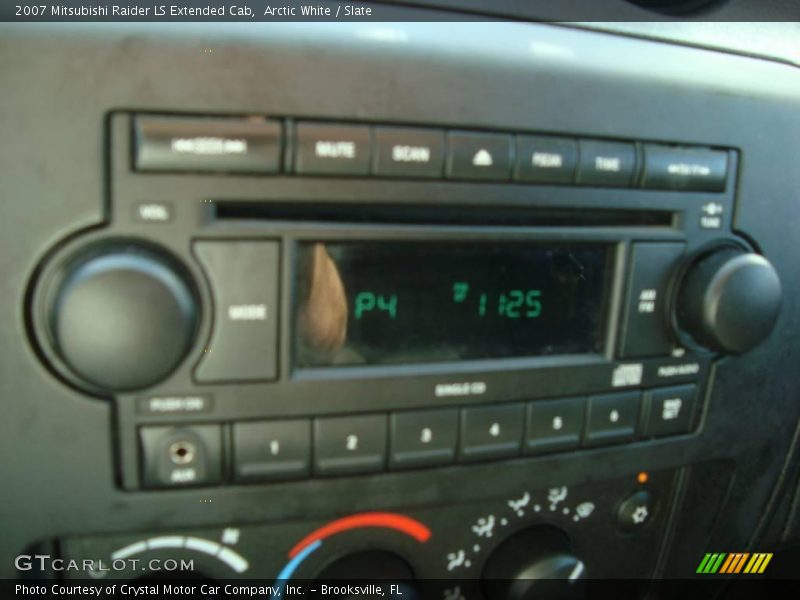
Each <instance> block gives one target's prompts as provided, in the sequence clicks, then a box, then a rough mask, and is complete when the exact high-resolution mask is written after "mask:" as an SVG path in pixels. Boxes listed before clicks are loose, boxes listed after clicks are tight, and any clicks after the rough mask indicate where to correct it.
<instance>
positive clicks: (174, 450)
mask: <svg viewBox="0 0 800 600" xmlns="http://www.w3.org/2000/svg"><path fill="white" fill-rule="evenodd" d="M195 456H197V446H195V445H194V444H193V443H192V442H190V441H188V440H180V441H177V442H175V443H173V444H172V445H170V447H169V458H170V460H171V461H172V462H173V463H174V464H176V465H186V464H189V463H190V462H192V461H193V460H194V458H195Z"/></svg>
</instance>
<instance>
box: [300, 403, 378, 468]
mask: <svg viewBox="0 0 800 600" xmlns="http://www.w3.org/2000/svg"><path fill="white" fill-rule="evenodd" d="M386 425H387V417H386V415H359V416H352V417H329V418H322V419H315V420H314V472H315V473H316V474H317V475H340V474H342V475H343V474H349V473H373V472H375V471H380V470H382V469H383V467H384V463H385V461H386Z"/></svg>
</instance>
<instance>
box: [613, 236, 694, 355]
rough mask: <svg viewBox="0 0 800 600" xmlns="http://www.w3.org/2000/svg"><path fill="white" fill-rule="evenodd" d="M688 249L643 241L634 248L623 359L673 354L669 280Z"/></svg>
mask: <svg viewBox="0 0 800 600" xmlns="http://www.w3.org/2000/svg"><path fill="white" fill-rule="evenodd" d="M685 247H686V246H685V244H683V243H680V242H663V243H662V242H653V243H649V242H642V243H638V244H634V245H633V249H632V250H631V261H630V263H631V266H630V275H629V279H628V296H627V300H626V303H625V316H624V318H623V320H622V332H621V336H620V337H621V343H620V356H622V357H624V358H630V357H639V356H659V355H668V354H669V353H670V350H671V347H672V344H671V341H670V334H669V329H668V318H667V314H666V313H667V311H666V304H665V303H666V295H667V291H668V289H669V281H670V277H671V275H672V273H673V272H674V270H675V268H676V267H677V266H678V263H679V261H680V259H681V257H682V256H683V253H684V250H685Z"/></svg>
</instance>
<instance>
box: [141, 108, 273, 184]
mask: <svg viewBox="0 0 800 600" xmlns="http://www.w3.org/2000/svg"><path fill="white" fill-rule="evenodd" d="M134 129H135V132H134V134H135V141H136V157H135V162H136V168H137V169H139V170H141V171H227V172H237V173H276V172H277V171H278V169H279V168H280V164H281V151H282V144H281V139H282V134H281V124H280V122H279V121H268V120H266V119H261V118H259V119H256V118H253V119H242V118H203V117H156V116H152V117H148V116H139V117H136V119H135V121H134Z"/></svg>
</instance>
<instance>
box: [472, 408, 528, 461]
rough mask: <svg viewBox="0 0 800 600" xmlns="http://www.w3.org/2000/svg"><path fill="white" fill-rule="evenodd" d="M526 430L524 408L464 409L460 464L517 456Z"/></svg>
mask: <svg viewBox="0 0 800 600" xmlns="http://www.w3.org/2000/svg"><path fill="white" fill-rule="evenodd" d="M524 426H525V405H524V404H521V403H520V404H501V405H498V406H483V407H479V408H465V409H462V411H461V447H460V448H459V458H460V459H461V460H462V461H473V460H484V459H490V458H504V457H509V456H517V455H519V453H520V446H521V444H522V433H523V429H524Z"/></svg>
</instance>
